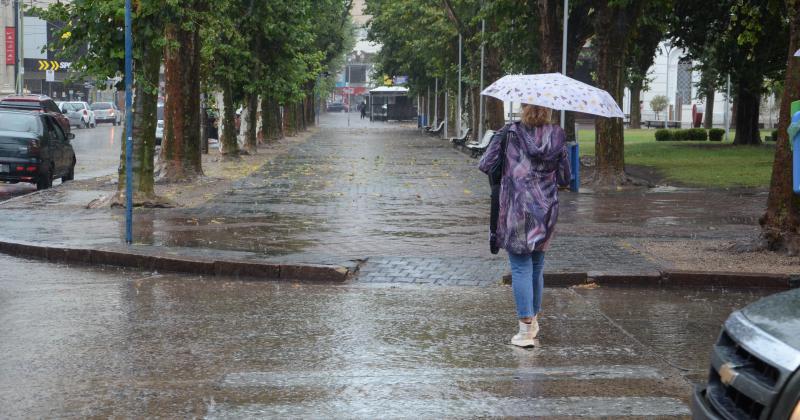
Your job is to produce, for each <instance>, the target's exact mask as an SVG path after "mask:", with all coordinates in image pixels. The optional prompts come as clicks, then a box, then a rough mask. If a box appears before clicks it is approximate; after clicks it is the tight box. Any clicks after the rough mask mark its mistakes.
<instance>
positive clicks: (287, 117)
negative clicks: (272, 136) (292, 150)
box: [283, 102, 297, 137]
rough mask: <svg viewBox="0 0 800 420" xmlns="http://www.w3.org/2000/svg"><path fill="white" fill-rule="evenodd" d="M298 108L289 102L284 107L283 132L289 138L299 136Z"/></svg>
mask: <svg viewBox="0 0 800 420" xmlns="http://www.w3.org/2000/svg"><path fill="white" fill-rule="evenodd" d="M296 111H297V106H295V104H294V103H293V102H289V103H287V104H286V105H284V107H283V113H284V115H283V132H284V133H286V135H287V136H288V137H294V136H295V135H296V134H297V116H296V115H295V114H296V113H297V112H296Z"/></svg>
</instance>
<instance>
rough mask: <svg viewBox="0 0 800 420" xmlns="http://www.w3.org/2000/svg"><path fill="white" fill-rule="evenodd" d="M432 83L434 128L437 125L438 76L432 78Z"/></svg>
mask: <svg viewBox="0 0 800 420" xmlns="http://www.w3.org/2000/svg"><path fill="white" fill-rule="evenodd" d="M433 83H434V84H433V86H434V93H433V96H434V98H433V128H434V129H436V126H438V125H439V78H438V77H437V78H436V79H434V82H433Z"/></svg>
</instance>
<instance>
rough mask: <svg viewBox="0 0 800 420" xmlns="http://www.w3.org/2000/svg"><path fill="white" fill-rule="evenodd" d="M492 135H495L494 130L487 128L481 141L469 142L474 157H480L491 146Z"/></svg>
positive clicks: (468, 147) (468, 145) (468, 146)
mask: <svg viewBox="0 0 800 420" xmlns="http://www.w3.org/2000/svg"><path fill="white" fill-rule="evenodd" d="M492 136H494V131H493V130H486V133H484V134H483V138H482V139H481V141H480V143H467V146H466V147H467V149H469V151H470V153H471V154H472V157H478V156H480V155H482V154H483V152H485V151H486V149H487V148H488V147H489V143H491V142H492Z"/></svg>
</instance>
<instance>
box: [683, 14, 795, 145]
mask: <svg viewBox="0 0 800 420" xmlns="http://www.w3.org/2000/svg"><path fill="white" fill-rule="evenodd" d="M674 12H675V13H674V18H673V19H672V21H671V25H670V33H671V35H672V38H673V42H674V44H675V45H676V46H679V47H682V48H684V49H686V50H687V53H688V57H689V58H691V59H693V60H698V61H702V62H703V68H707V67H711V68H712V69H713V72H712V74H716V75H718V79H717V81H716V82H714V83H712V84H714V85H716V86H719V85H722V83H721V80H719V79H721V78H727V76H730V79H731V85H732V87H733V89H732V90H733V91H732V95H733V97H734V98H735V100H734V105H735V106H734V112H733V120H734V124H735V127H736V137H735V140H734V144H736V145H757V144H760V143H761V136H760V131H759V104H760V98H761V95H762V93H763V90H764V81H765V80H768V79H769V80H780V79H782V78H783V76H784V72H785V70H786V66H785V62H784V58H785V57H784V54H785V51H786V48H787V40H788V39H789V37H788V35H787V29H788V26H787V21H786V19H785V16H786V14H787V9H786V4H785V3H784V2H782V1H777V0H721V1H715V2H697V1H694V0H675V8H674Z"/></svg>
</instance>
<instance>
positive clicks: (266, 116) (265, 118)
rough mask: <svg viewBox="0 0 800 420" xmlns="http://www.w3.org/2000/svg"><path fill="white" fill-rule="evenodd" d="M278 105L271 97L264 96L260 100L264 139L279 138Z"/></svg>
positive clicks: (279, 111)
mask: <svg viewBox="0 0 800 420" xmlns="http://www.w3.org/2000/svg"><path fill="white" fill-rule="evenodd" d="M280 113H281V110H280V106H279V105H278V102H276V101H275V100H274V99H272V98H268V97H265V98H264V99H262V101H261V127H262V129H263V130H264V140H277V139H279V138H280V137H281V136H280V133H281V130H280V123H281V121H280V115H281V114H280Z"/></svg>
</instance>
